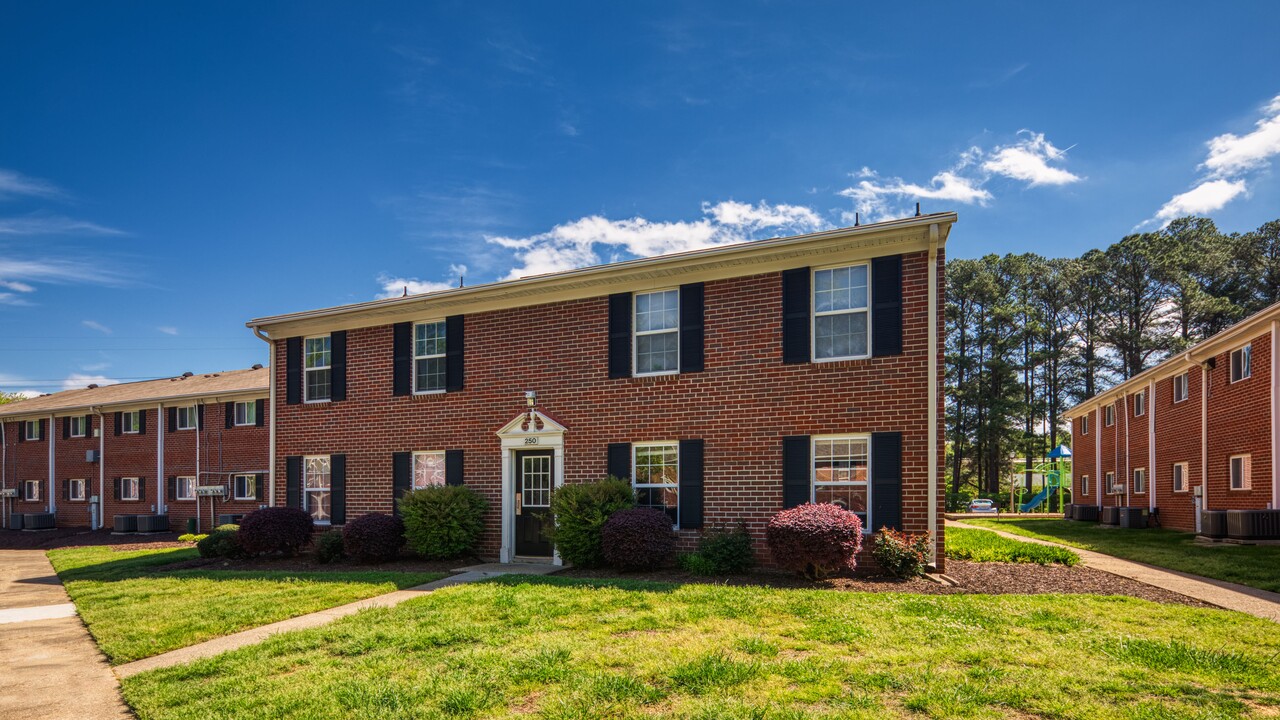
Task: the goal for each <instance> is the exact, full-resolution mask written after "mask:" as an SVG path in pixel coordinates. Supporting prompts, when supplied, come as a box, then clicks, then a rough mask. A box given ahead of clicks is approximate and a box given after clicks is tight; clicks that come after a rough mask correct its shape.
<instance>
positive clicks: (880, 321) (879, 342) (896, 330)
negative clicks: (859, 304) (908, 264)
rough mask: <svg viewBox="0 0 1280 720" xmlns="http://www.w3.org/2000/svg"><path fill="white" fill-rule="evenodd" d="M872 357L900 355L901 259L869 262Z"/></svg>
mask: <svg viewBox="0 0 1280 720" xmlns="http://www.w3.org/2000/svg"><path fill="white" fill-rule="evenodd" d="M871 354H872V355H874V356H876V357H883V356H886V355H901V354H902V256H901V255H888V256H885V257H878V258H875V259H874V260H872V261H871Z"/></svg>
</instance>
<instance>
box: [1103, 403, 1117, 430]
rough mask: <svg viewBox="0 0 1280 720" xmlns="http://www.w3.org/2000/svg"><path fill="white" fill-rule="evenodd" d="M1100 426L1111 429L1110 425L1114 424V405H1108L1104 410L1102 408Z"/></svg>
mask: <svg viewBox="0 0 1280 720" xmlns="http://www.w3.org/2000/svg"><path fill="white" fill-rule="evenodd" d="M1102 424H1103V425H1106V426H1107V427H1111V426H1112V425H1115V424H1116V406H1115V405H1108V406H1106V407H1105V408H1103V412H1102Z"/></svg>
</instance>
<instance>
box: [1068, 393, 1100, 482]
mask: <svg viewBox="0 0 1280 720" xmlns="http://www.w3.org/2000/svg"><path fill="white" fill-rule="evenodd" d="M1082 423H1083V418H1072V420H1071V502H1073V503H1076V504H1079V505H1094V504H1096V500H1097V496H1096V495H1095V492H1096V489H1097V487H1098V485H1097V482H1098V477H1097V475H1098V471H1097V457H1098V452H1097V445H1096V443H1097V435H1098V419H1097V413H1096V412H1092V413H1090V418H1089V434H1088V435H1082V434H1081V424H1082ZM1086 475H1087V476H1088V477H1089V492H1088V494H1087V495H1086V494H1085V492H1084V489H1083V487H1082V483H1081V479H1082V478H1083V477H1084V476H1086Z"/></svg>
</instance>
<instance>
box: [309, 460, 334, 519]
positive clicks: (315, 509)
mask: <svg viewBox="0 0 1280 720" xmlns="http://www.w3.org/2000/svg"><path fill="white" fill-rule="evenodd" d="M330 499H331V498H330V495H329V456H328V455H308V456H307V457H305V458H303V459H302V509H304V510H306V511H307V512H309V513H311V519H312V520H315V521H316V523H318V524H321V525H328V524H329V518H330V517H331V516H330V514H329V501H330Z"/></svg>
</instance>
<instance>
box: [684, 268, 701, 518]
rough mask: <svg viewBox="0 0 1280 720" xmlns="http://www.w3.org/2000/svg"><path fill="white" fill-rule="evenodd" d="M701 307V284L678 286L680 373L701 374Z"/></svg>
mask: <svg viewBox="0 0 1280 720" xmlns="http://www.w3.org/2000/svg"><path fill="white" fill-rule="evenodd" d="M703 307H704V304H703V284H702V283H689V284H688V285H681V286H680V372H682V373H686V372H702V366H703V355H704V354H705V353H704V348H705V340H704V337H705V333H704V330H703V328H704V321H703V315H704V311H703ZM681 524H683V521H682V523H681Z"/></svg>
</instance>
